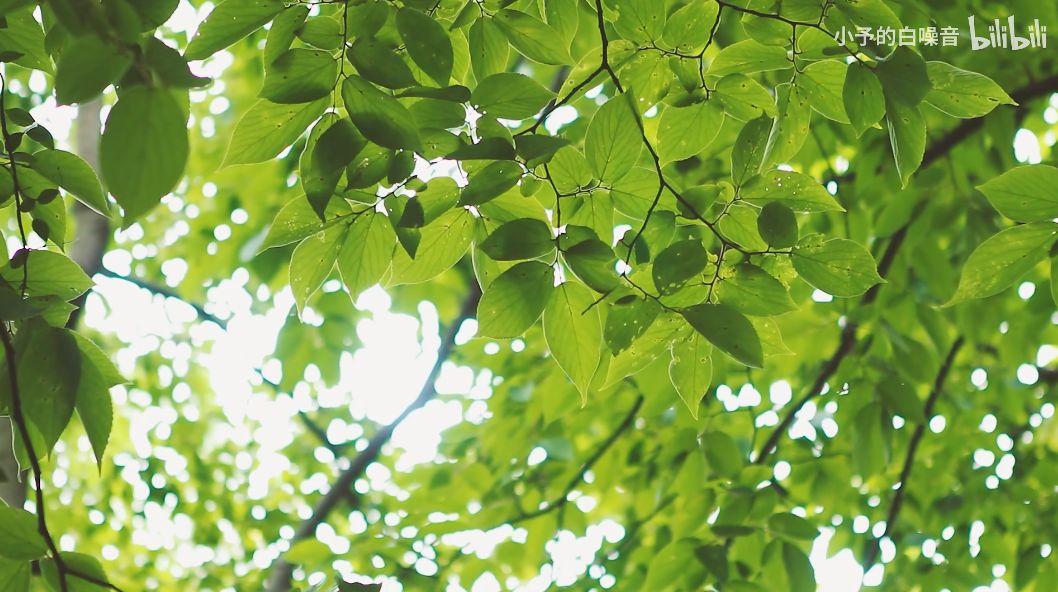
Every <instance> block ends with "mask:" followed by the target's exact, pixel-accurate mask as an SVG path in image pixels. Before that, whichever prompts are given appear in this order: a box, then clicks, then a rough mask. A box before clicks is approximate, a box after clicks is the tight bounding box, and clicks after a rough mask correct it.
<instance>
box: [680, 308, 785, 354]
mask: <svg viewBox="0 0 1058 592" xmlns="http://www.w3.org/2000/svg"><path fill="white" fill-rule="evenodd" d="M680 314H682V315H683V317H684V318H685V319H687V322H688V323H690V324H691V326H692V327H694V330H695V331H697V332H699V333H701V334H702V336H703V337H705V338H706V339H708V340H709V341H710V342H711V343H712V344H713V345H715V346H716V347H717V349H719V350H720V351H722V352H724V353H725V354H727V355H729V356H731V357H732V358H734V359H735V360H736V361H738V362H739V363H741V364H745V365H746V366H750V367H751V368H761V367H762V366H763V365H764V352H763V351H762V350H761V345H760V338H759V337H757V330H756V329H755V328H754V327H753V323H751V322H749V319H747V318H746V317H745V316H743V315H742V313H740V312H738V310H736V309H735V308H734V307H732V306H729V305H727V304H698V305H695V306H692V307H689V308H685V309H683V310H682V311H680Z"/></svg>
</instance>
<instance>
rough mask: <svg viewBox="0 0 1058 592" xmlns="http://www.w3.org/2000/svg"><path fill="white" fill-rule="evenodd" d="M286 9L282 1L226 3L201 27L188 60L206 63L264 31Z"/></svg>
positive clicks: (232, 0) (227, 0) (189, 46)
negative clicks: (234, 44) (252, 34)
mask: <svg viewBox="0 0 1058 592" xmlns="http://www.w3.org/2000/svg"><path fill="white" fill-rule="evenodd" d="M284 6H285V4H284V2H283V1H282V0H225V1H224V2H221V3H220V4H219V5H217V7H216V8H214V9H213V12H210V13H209V16H207V17H206V20H205V21H203V22H202V24H201V25H199V27H198V31H197V32H196V33H195V36H194V38H192V39H191V42H190V43H188V44H187V49H186V50H185V51H184V56H185V57H186V58H187V59H188V60H204V59H206V58H208V57H209V56H211V55H213V54H215V53H217V52H218V51H220V50H222V49H224V48H225V47H228V46H229V45H231V44H232V43H235V42H236V41H238V40H240V39H242V38H243V37H246V36H247V35H249V34H250V33H253V32H254V31H256V30H257V29H259V28H260V27H262V26H263V25H264V24H265V23H267V22H268V21H270V20H272V18H273V17H274V16H275V15H277V14H279V12H280V11H281V10H283V7H284Z"/></svg>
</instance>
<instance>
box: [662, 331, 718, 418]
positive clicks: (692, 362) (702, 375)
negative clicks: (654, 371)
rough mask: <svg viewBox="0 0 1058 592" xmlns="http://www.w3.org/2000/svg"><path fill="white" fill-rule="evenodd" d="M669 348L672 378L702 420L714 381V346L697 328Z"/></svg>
mask: <svg viewBox="0 0 1058 592" xmlns="http://www.w3.org/2000/svg"><path fill="white" fill-rule="evenodd" d="M669 350H670V352H671V354H672V360H671V361H670V362H669V380H671V381H672V386H673V387H675V388H676V393H677V394H678V395H679V396H680V399H682V400H683V404H684V405H686V406H687V410H688V411H690V412H691V417H693V418H694V419H698V407H699V405H700V404H701V401H702V398H703V397H704V396H705V394H706V392H707V391H708V390H709V386H710V385H711V384H712V380H713V346H712V345H710V344H709V342H708V341H707V340H706V339H705V338H704V337H702V336H701V335H700V334H699V333H698V332H696V331H695V332H692V333H690V334H689V335H688V336H687V337H685V338H682V339H677V340H676V341H675V342H673V344H672V346H671V347H670V348H669Z"/></svg>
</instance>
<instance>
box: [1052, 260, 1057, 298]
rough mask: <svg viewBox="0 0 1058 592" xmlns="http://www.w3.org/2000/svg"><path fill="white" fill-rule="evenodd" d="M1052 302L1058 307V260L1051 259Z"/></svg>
mask: <svg viewBox="0 0 1058 592" xmlns="http://www.w3.org/2000/svg"><path fill="white" fill-rule="evenodd" d="M1051 300H1053V301H1054V303H1055V305H1058V259H1053V258H1052V259H1051Z"/></svg>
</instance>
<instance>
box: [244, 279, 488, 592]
mask: <svg viewBox="0 0 1058 592" xmlns="http://www.w3.org/2000/svg"><path fill="white" fill-rule="evenodd" d="M470 290H471V292H470V294H468V295H467V298H466V300H465V301H464V302H463V310H462V311H461V312H460V314H459V316H458V317H457V318H456V319H455V320H454V321H453V322H452V324H451V326H449V328H448V331H447V333H446V334H445V336H444V337H443V338H442V340H441V347H440V348H439V349H438V351H437V360H436V361H435V362H434V365H433V367H432V368H430V373H429V374H428V375H427V377H426V380H425V381H424V382H423V386H422V390H420V391H419V396H418V397H416V398H415V400H414V401H412V403H411V404H410V405H408V406H407V407H406V408H405V409H404V411H402V412H401V414H400V415H399V416H397V418H396V419H394V420H393V421H392V422H391V423H389V424H387V425H385V426H382V427H381V428H380V429H379V430H378V431H377V432H375V434H374V435H373V436H372V437H371V439H370V440H369V441H368V444H367V447H366V448H364V450H362V451H361V452H360V454H358V455H357V456H356V457H355V458H354V459H353V461H352V463H351V464H350V465H349V467H348V468H347V469H345V471H343V472H342V474H341V475H339V476H338V478H337V479H336V480H335V481H334V483H333V484H332V485H331V488H330V490H329V491H328V492H327V493H326V494H325V495H324V496H323V497H322V498H320V500H319V501H318V502H317V503H316V507H315V508H313V510H312V515H311V516H309V518H307V519H306V520H305V521H304V522H302V523H301V525H300V526H298V528H297V530H296V531H295V533H294V537H293V541H292V542H297V541H300V540H304V539H307V538H309V537H312V536H315V534H316V527H318V526H319V525H320V524H323V523H324V522H325V521H326V520H327V517H328V516H329V515H330V513H331V512H332V511H333V510H334V509H335V508H336V507H337V506H338V502H339V501H341V500H342V499H344V498H345V497H346V492H347V491H348V490H349V489H350V488H351V487H352V486H353V484H354V483H356V480H357V479H359V478H360V477H362V476H363V474H364V472H365V471H366V470H367V468H368V467H369V466H370V465H371V463H373V462H375V460H377V459H378V456H379V455H380V454H381V453H382V448H383V447H384V446H385V445H386V444H387V443H388V442H389V440H390V438H391V437H392V436H393V432H394V431H395V430H396V429H397V427H398V426H399V425H400V424H401V423H403V422H404V420H405V419H407V418H408V416H409V415H411V413H412V412H413V411H416V410H417V409H420V408H421V407H423V406H424V405H426V403H428V402H430V401H431V400H432V399H433V398H434V397H436V396H437V389H436V386H435V383H436V381H437V377H438V375H440V373H441V366H442V365H443V364H444V362H445V361H446V360H448V358H449V357H450V356H451V354H452V351H453V350H454V349H455V338H456V334H457V333H458V332H459V327H460V326H461V325H462V324H463V321H465V320H466V319H469V318H471V317H472V316H473V315H474V312H475V310H476V309H477V304H478V300H479V299H480V298H481V291H480V290H479V289H478V287H477V284H476V283H472V286H471V288H470ZM293 572H294V567H293V565H291V564H290V563H288V562H286V561H285V560H284V559H283V558H282V557H281V558H280V559H279V560H277V561H276V563H275V565H274V566H273V567H272V575H271V577H269V579H268V582H267V584H266V585H265V590H267V591H268V592H286V590H289V589H290V578H291V576H292V575H293Z"/></svg>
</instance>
